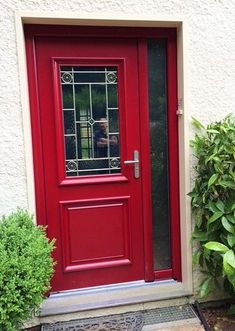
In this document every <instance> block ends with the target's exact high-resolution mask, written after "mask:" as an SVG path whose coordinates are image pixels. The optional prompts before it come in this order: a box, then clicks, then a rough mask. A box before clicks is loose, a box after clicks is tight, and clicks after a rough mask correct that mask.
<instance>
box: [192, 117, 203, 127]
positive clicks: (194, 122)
mask: <svg viewBox="0 0 235 331" xmlns="http://www.w3.org/2000/svg"><path fill="white" fill-rule="evenodd" d="M192 123H193V125H194V126H195V127H196V128H197V129H205V127H204V126H203V125H202V123H200V122H199V121H198V120H197V119H196V118H195V117H192Z"/></svg>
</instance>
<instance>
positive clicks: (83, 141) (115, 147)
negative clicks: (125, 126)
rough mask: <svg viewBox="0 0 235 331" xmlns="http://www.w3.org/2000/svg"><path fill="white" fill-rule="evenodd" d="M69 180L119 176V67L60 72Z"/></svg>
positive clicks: (83, 68) (64, 68)
mask: <svg viewBox="0 0 235 331" xmlns="http://www.w3.org/2000/svg"><path fill="white" fill-rule="evenodd" d="M60 77H61V92H62V106H63V120H64V146H65V158H66V159H65V168H66V176H83V175H100V174H114V173H120V169H121V168H120V151H119V141H120V137H119V114H118V87H117V84H118V72H117V68H116V67H107V66H105V67H104V66H102V67H100V66H99V67H94V66H62V67H61V68H60Z"/></svg>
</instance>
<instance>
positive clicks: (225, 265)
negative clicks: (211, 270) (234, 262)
mask: <svg viewBox="0 0 235 331" xmlns="http://www.w3.org/2000/svg"><path fill="white" fill-rule="evenodd" d="M223 270H224V273H225V274H226V275H227V276H232V275H233V273H234V269H233V267H231V265H230V264H229V263H228V262H227V261H226V260H225V259H223Z"/></svg>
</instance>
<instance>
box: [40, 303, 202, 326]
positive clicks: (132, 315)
mask: <svg viewBox="0 0 235 331" xmlns="http://www.w3.org/2000/svg"><path fill="white" fill-rule="evenodd" d="M190 318H197V315H196V313H195V312H194V310H193V308H192V307H191V306H190V305H183V306H174V307H166V308H156V309H151V310H146V311H137V312H129V313H123V314H118V315H110V316H101V317H94V318H86V319H80V320H72V321H68V322H57V323H53V324H44V325H43V326H42V329H41V330H42V331H140V330H142V328H143V326H144V325H155V324H160V323H167V322H173V321H180V320H185V319H190Z"/></svg>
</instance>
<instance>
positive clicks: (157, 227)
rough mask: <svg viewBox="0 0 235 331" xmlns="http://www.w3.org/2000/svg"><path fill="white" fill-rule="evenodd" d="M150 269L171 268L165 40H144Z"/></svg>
mask: <svg viewBox="0 0 235 331" xmlns="http://www.w3.org/2000/svg"><path fill="white" fill-rule="evenodd" d="M148 63H149V70H148V71H149V111H150V114H149V118H150V123H149V125H150V143H151V172H152V210H153V236H154V238H153V243H154V269H155V270H160V269H168V268H171V244H170V221H169V197H168V195H169V190H168V148H167V145H168V141H167V87H166V70H167V69H166V41H165V40H164V39H150V40H149V41H148Z"/></svg>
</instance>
